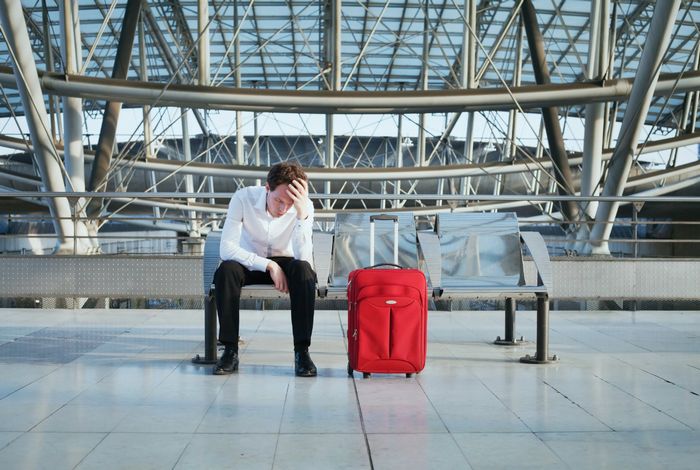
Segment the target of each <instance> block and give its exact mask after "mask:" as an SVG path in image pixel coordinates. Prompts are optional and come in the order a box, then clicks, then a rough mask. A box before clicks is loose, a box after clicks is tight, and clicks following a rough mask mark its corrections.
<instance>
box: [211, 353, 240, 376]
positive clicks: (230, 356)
mask: <svg viewBox="0 0 700 470" xmlns="http://www.w3.org/2000/svg"><path fill="white" fill-rule="evenodd" d="M237 370H238V352H237V351H234V350H233V348H229V347H227V348H226V349H224V353H223V354H222V355H221V358H220V359H219V361H218V362H217V363H216V367H214V375H228V374H232V373H233V372H235V371H237Z"/></svg>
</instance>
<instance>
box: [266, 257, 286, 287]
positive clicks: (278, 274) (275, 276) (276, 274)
mask: <svg viewBox="0 0 700 470" xmlns="http://www.w3.org/2000/svg"><path fill="white" fill-rule="evenodd" d="M267 272H269V273H270V277H271V278H272V283H273V284H274V285H275V289H277V290H278V291H280V292H284V293H285V294H286V293H288V292H289V288H288V287H287V276H285V275H284V271H282V268H281V267H280V265H279V264H277V263H275V262H274V261H270V262H269V263H267Z"/></svg>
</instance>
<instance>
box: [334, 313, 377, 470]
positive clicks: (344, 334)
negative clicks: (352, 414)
mask: <svg viewBox="0 0 700 470" xmlns="http://www.w3.org/2000/svg"><path fill="white" fill-rule="evenodd" d="M338 324H339V325H340V332H341V335H342V338H343V343H344V344H345V353H346V354H347V351H348V343H347V331H346V330H345V329H344V328H343V318H342V316H341V314H340V310H338ZM352 388H353V390H354V391H355V403H357V413H358V415H359V418H360V428H361V429H362V437H363V438H364V440H365V447H366V448H367V458H368V459H369V468H370V469H371V470H374V462H373V460H372V447H371V446H370V445H369V436H368V435H367V428H366V427H365V417H364V415H363V414H362V405H361V404H360V393H359V392H358V390H357V381H356V380H355V377H354V375H353V377H352Z"/></svg>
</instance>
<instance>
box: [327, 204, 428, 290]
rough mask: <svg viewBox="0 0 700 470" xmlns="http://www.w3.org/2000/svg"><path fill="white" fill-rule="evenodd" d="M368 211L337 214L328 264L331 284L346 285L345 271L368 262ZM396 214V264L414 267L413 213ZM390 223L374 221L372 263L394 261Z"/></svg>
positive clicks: (414, 234) (415, 262)
mask: <svg viewBox="0 0 700 470" xmlns="http://www.w3.org/2000/svg"><path fill="white" fill-rule="evenodd" d="M371 215H372V214H370V213H345V214H343V213H341V214H337V215H336V218H335V240H334V247H333V260H332V263H331V285H332V286H334V287H340V286H347V283H348V274H350V272H351V271H353V270H354V269H358V268H363V267H367V266H369V264H370V253H369V218H370V216H371ZM398 217H399V264H400V265H401V266H404V267H407V268H415V267H417V266H418V248H417V246H416V227H415V223H414V221H413V213H409V212H407V213H402V214H399V215H398ZM393 224H394V222H391V221H386V220H381V221H377V222H375V232H374V233H375V243H374V248H375V256H374V263H375V264H379V263H393V262H394V255H393V253H394V251H393V250H394V226H393Z"/></svg>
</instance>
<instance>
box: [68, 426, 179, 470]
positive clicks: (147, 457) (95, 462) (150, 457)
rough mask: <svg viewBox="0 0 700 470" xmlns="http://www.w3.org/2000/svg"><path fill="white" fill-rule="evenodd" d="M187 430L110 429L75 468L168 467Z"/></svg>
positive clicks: (176, 454)
mask: <svg viewBox="0 0 700 470" xmlns="http://www.w3.org/2000/svg"><path fill="white" fill-rule="evenodd" d="M190 438H191V435H189V434H156V433H148V434H147V433H111V434H109V435H108V436H107V437H105V438H104V440H103V441H102V442H100V443H99V445H98V446H97V447H95V449H94V450H93V451H92V452H90V454H89V455H88V456H87V457H86V458H85V459H84V460H83V461H82V462H80V465H78V466H77V467H76V468H77V469H93V468H99V469H100V470H117V469H124V470H133V469H135V468H138V469H144V470H145V469H149V470H150V469H171V468H173V467H174V466H175V464H176V463H177V461H178V459H179V458H180V455H181V454H182V452H183V450H184V449H185V447H186V446H187V443H188V442H189V440H190Z"/></svg>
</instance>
